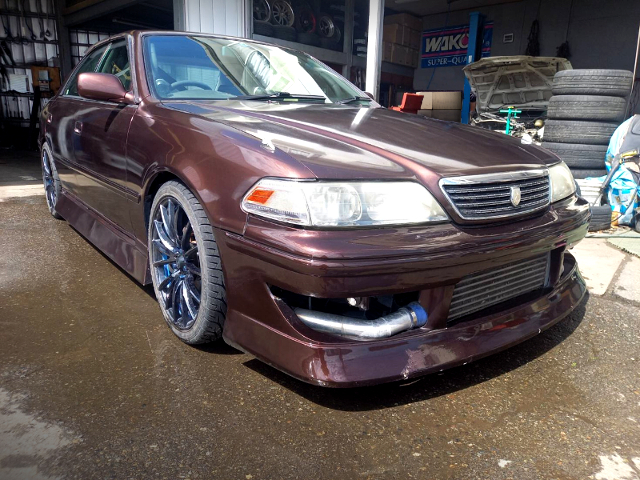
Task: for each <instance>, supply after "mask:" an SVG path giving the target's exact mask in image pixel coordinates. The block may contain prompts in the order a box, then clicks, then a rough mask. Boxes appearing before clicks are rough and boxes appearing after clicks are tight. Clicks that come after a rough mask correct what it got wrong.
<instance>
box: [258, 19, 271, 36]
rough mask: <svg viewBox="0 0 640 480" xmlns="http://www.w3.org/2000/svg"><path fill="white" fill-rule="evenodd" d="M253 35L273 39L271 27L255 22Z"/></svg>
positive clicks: (264, 23)
mask: <svg viewBox="0 0 640 480" xmlns="http://www.w3.org/2000/svg"><path fill="white" fill-rule="evenodd" d="M253 33H255V34H257V35H264V36H265V37H273V25H271V24H270V23H267V22H260V21H258V20H255V21H254V22H253Z"/></svg>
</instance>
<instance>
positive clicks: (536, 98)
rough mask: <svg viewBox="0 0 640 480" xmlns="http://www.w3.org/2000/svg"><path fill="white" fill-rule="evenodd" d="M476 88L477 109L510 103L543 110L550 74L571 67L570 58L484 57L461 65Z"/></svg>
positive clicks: (482, 110)
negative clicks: (464, 65) (463, 65)
mask: <svg viewBox="0 0 640 480" xmlns="http://www.w3.org/2000/svg"><path fill="white" fill-rule="evenodd" d="M462 70H463V71H464V74H465V75H466V77H467V79H468V80H469V83H470V84H471V87H472V88H473V90H474V91H475V92H476V110H477V111H478V112H479V113H487V112H494V113H495V112H497V111H499V110H500V109H503V108H506V107H509V106H513V107H516V108H517V109H519V110H525V111H526V110H546V109H547V106H548V104H549V99H550V98H551V86H552V84H553V76H554V75H555V74H556V73H557V72H559V71H560V70H571V62H569V60H567V59H566V58H558V57H529V56H526V55H514V56H510V57H487V58H483V59H481V60H478V61H477V62H473V63H472V64H470V65H467V66H466V67H464V68H463V69H462Z"/></svg>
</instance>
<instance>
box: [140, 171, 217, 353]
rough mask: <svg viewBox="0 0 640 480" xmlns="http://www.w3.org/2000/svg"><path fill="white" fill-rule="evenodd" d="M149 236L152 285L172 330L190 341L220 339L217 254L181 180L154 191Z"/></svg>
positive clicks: (210, 233) (202, 216) (205, 220)
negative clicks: (156, 191) (155, 192)
mask: <svg viewBox="0 0 640 480" xmlns="http://www.w3.org/2000/svg"><path fill="white" fill-rule="evenodd" d="M148 239H149V240H148V241H149V267H150V269H151V278H152V281H153V289H154V291H155V294H156V298H157V299H158V303H159V304H160V309H161V310H162V314H163V315H164V318H165V320H166V322H167V324H168V325H169V327H170V328H171V330H172V331H173V333H174V334H175V335H176V336H177V337H178V338H180V340H182V341H183V342H185V343H188V344H192V345H193V344H198V343H206V342H211V341H214V340H218V339H219V338H220V337H221V336H222V327H223V325H224V319H225V316H226V313H227V303H226V291H225V286H224V278H223V275H222V264H221V262H220V253H219V252H218V246H217V244H216V240H215V238H214V236H213V228H212V227H211V224H210V223H209V219H208V218H207V215H206V214H205V212H204V209H203V208H202V205H200V203H199V202H198V200H197V199H196V197H195V196H194V195H193V194H192V193H191V192H190V191H189V189H187V187H185V186H184V185H183V184H181V183H179V182H177V181H170V182H167V183H165V184H164V185H162V186H161V187H160V189H159V190H158V193H157V194H156V196H155V198H154V200H153V204H152V206H151V213H150V216H149V231H148Z"/></svg>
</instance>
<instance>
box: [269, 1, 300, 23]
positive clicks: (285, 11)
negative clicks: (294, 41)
mask: <svg viewBox="0 0 640 480" xmlns="http://www.w3.org/2000/svg"><path fill="white" fill-rule="evenodd" d="M271 18H273V23H274V24H276V25H281V26H285V27H291V26H293V23H294V22H295V15H294V14H293V8H291V4H290V3H289V2H287V1H286V0H275V1H274V2H273V4H272V5H271Z"/></svg>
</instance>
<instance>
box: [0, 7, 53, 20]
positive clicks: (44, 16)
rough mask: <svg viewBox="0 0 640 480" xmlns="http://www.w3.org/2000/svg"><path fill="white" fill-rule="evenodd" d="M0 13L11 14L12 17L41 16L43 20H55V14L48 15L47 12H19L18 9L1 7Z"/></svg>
mask: <svg viewBox="0 0 640 480" xmlns="http://www.w3.org/2000/svg"><path fill="white" fill-rule="evenodd" d="M0 15H6V16H12V17H27V18H42V19H44V20H55V19H56V16H55V15H49V14H48V13H35V12H20V11H18V10H6V9H1V10H0Z"/></svg>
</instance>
